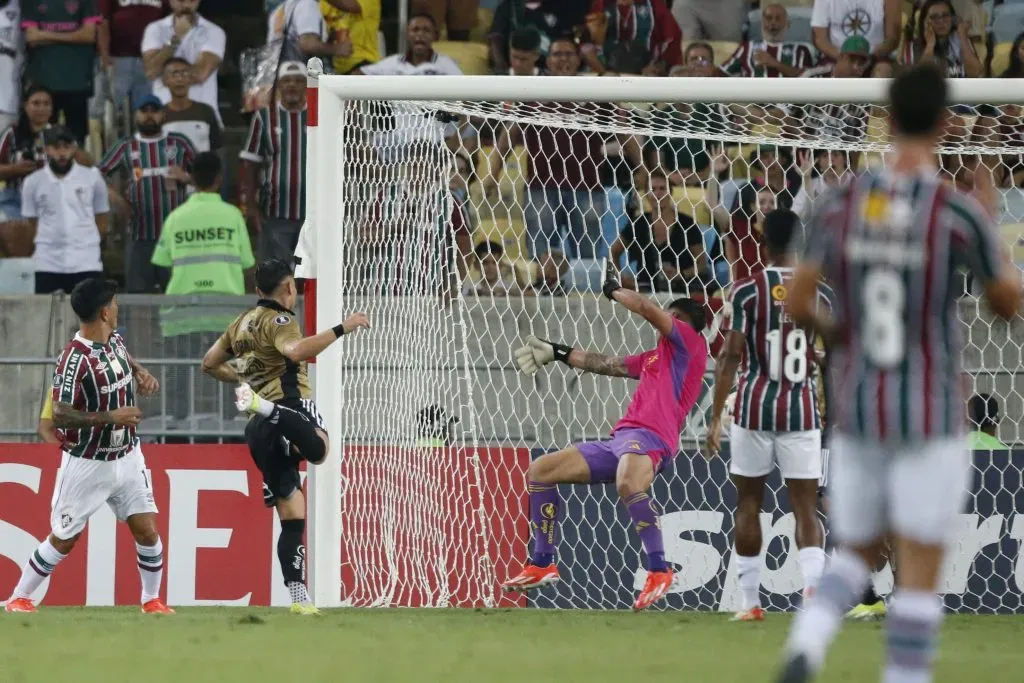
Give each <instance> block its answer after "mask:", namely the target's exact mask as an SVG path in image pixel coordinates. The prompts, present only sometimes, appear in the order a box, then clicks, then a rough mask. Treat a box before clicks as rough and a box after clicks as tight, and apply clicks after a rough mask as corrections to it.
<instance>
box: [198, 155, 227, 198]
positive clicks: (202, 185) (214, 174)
mask: <svg viewBox="0 0 1024 683" xmlns="http://www.w3.org/2000/svg"><path fill="white" fill-rule="evenodd" d="M220 171H221V166H220V157H219V156H217V153H216V152H201V153H200V154H197V155H196V158H195V161H193V162H192V180H193V181H194V182H195V186H196V189H198V190H209V189H211V188H213V187H214V185H216V184H217V178H218V176H220Z"/></svg>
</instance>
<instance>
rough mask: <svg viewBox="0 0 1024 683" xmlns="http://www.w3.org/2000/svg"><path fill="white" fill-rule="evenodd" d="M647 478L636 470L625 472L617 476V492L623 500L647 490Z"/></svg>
mask: <svg viewBox="0 0 1024 683" xmlns="http://www.w3.org/2000/svg"><path fill="white" fill-rule="evenodd" d="M644 479H645V478H644V477H642V476H640V475H638V474H637V473H635V472H625V473H622V474H620V475H619V476H617V477H616V478H615V492H616V493H618V494H619V498H622V499H623V500H624V499H626V498H629V497H630V496H635V495H636V494H638V493H643V492H645V491H646V490H647V488H648V486H647V482H646V481H645V480H644Z"/></svg>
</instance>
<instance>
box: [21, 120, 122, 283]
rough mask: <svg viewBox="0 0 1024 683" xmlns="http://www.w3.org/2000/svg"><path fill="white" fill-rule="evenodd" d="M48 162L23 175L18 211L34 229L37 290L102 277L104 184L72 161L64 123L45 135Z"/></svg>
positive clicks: (90, 170) (70, 136)
mask: <svg viewBox="0 0 1024 683" xmlns="http://www.w3.org/2000/svg"><path fill="white" fill-rule="evenodd" d="M44 140H45V142H46V160H47V165H46V166H44V167H43V168H41V169H39V170H38V171H36V172H35V173H33V174H32V175H30V176H28V177H27V178H26V179H25V182H24V184H23V185H22V187H21V209H22V214H23V215H24V217H25V218H27V219H28V220H29V223H30V224H31V225H32V227H33V228H34V229H35V232H36V238H35V253H34V254H33V255H32V263H33V265H34V266H35V270H36V276H35V278H36V288H35V291H36V294H51V293H53V292H56V291H59V290H64V291H65V292H70V291H71V290H72V289H74V287H75V285H76V284H78V283H79V282H81V281H82V280H86V279H88V278H91V277H102V275H103V272H102V271H103V262H102V260H101V259H100V239H101V238H102V236H103V235H105V234H106V233H107V215H108V214H109V212H110V205H109V203H108V200H107V184H106V183H105V182H104V181H103V176H101V175H100V172H99V171H98V170H96V169H95V168H93V167H90V166H82V165H80V164H78V163H77V162H76V161H75V152H76V151H77V149H78V146H77V144H76V142H75V136H74V135H73V134H72V133H71V131H69V130H68V129H67V128H65V127H64V126H52V127H51V128H49V129H47V131H46V133H45V134H44Z"/></svg>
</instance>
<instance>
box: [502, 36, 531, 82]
mask: <svg viewBox="0 0 1024 683" xmlns="http://www.w3.org/2000/svg"><path fill="white" fill-rule="evenodd" d="M508 57H509V65H510V66H509V68H508V71H507V72H505V73H508V74H509V75H510V76H536V75H538V74H539V73H540V67H538V66H537V64H538V63H539V62H540V34H539V33H537V32H536V31H534V30H532V29H528V28H518V29H516V30H515V31H513V32H512V35H511V36H509V39H508ZM499 75H501V74H499Z"/></svg>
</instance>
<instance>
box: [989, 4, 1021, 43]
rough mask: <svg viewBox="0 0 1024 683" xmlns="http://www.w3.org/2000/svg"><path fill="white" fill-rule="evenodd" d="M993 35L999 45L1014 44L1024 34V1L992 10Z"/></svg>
mask: <svg viewBox="0 0 1024 683" xmlns="http://www.w3.org/2000/svg"><path fill="white" fill-rule="evenodd" d="M992 12H993V13H992V33H993V36H994V37H995V40H996V42H997V43H1008V42H1012V41H1013V39H1014V38H1016V37H1017V36H1018V35H1020V33H1021V32H1024V0H1019V1H1018V2H1017V3H1015V4H1012V5H999V6H998V7H996V8H995V9H994V10H992Z"/></svg>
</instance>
